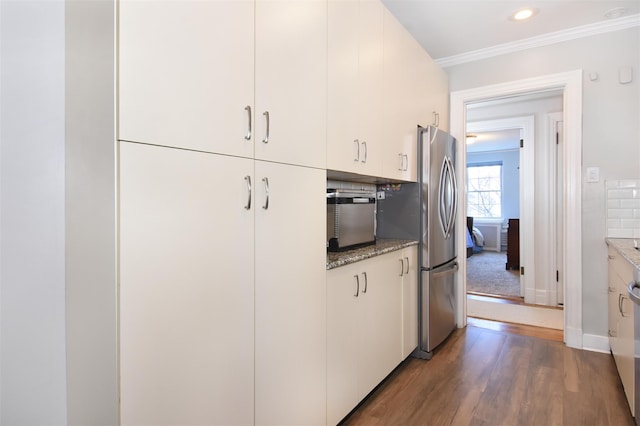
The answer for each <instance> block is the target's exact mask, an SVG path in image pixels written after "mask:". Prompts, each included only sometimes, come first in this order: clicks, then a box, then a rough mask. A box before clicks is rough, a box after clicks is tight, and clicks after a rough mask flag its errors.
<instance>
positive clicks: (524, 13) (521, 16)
mask: <svg viewBox="0 0 640 426" xmlns="http://www.w3.org/2000/svg"><path fill="white" fill-rule="evenodd" d="M537 13H538V9H534V8H532V7H528V8H526V9H520V10H518V11H516V12H514V13H513V14H512V15H511V17H510V19H511V20H513V21H526V20H527V19H529V18H531V17H533V16H535V15H536V14H537Z"/></svg>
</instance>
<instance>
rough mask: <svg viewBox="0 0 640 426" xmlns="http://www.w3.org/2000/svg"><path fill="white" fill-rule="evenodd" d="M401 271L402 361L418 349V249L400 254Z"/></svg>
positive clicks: (411, 248)
mask: <svg viewBox="0 0 640 426" xmlns="http://www.w3.org/2000/svg"><path fill="white" fill-rule="evenodd" d="M399 261H400V264H401V267H402V271H401V272H400V276H401V278H402V359H405V358H406V357H408V356H409V355H411V352H413V350H414V349H415V348H416V347H418V247H417V246H413V247H408V248H406V249H404V250H402V251H401V252H400V259H399Z"/></svg>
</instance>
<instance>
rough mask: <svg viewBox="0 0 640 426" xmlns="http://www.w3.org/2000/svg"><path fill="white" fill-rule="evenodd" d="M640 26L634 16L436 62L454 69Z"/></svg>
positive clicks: (637, 18)
mask: <svg viewBox="0 0 640 426" xmlns="http://www.w3.org/2000/svg"><path fill="white" fill-rule="evenodd" d="M638 26H640V14H634V15H629V16H625V17H622V18H617V19H610V20H607V21H602V22H597V23H595V24H588V25H581V26H579V27H574V28H569V29H567V30H562V31H556V32H552V33H548V34H543V35H540V36H536V37H530V38H525V39H522V40H516V41H512V42H509V43H504V44H498V45H496V46H491V47H488V48H485V49H478V50H472V51H471V52H466V53H461V54H459V55H452V56H447V57H444V58H440V59H436V60H435V62H436V63H437V64H438V65H440V66H441V67H442V68H448V67H452V66H454V65H460V64H464V63H467V62H474V61H479V60H482V59H487V58H492V57H494V56H500V55H505V54H507V53H513V52H519V51H521V50H525V49H532V48H534V47H542V46H548V45H550V44H555V43H561V42H563V41H569V40H575V39H578V38H582V37H588V36H592V35H597V34H603V33H608V32H612V31H618V30H624V29H627V28H632V27H638Z"/></svg>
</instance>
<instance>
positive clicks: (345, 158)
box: [327, 0, 384, 176]
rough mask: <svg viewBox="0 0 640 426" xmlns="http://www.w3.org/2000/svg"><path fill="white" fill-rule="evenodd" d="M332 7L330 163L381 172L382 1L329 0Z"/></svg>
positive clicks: (339, 167) (333, 166)
mask: <svg viewBox="0 0 640 426" xmlns="http://www.w3.org/2000/svg"><path fill="white" fill-rule="evenodd" d="M328 10H329V13H328V28H329V30H328V46H329V47H328V106H329V109H328V122H327V126H328V130H327V135H328V143H327V167H328V168H329V169H333V170H339V171H348V172H353V173H359V174H365V175H371V176H378V175H380V173H381V161H382V155H383V153H382V150H383V139H382V128H383V116H382V103H383V99H382V95H383V92H382V72H383V68H382V60H383V45H382V42H383V23H382V15H383V10H384V6H383V5H382V3H381V2H380V1H379V0H359V1H330V2H329V5H328Z"/></svg>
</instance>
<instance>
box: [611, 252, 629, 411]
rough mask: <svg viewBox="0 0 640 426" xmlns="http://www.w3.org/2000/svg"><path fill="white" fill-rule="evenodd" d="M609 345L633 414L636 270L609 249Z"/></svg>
mask: <svg viewBox="0 0 640 426" xmlns="http://www.w3.org/2000/svg"><path fill="white" fill-rule="evenodd" d="M608 266H609V275H608V276H609V285H608V287H609V342H610V345H611V352H612V353H613V357H614V359H615V361H616V367H617V368H618V374H619V375H620V379H621V380H622V386H623V388H624V392H625V395H626V397H627V401H628V402H629V407H630V408H631V413H632V414H633V409H634V393H635V392H636V390H635V389H634V387H635V386H634V374H635V369H634V326H633V302H632V301H631V300H630V299H629V297H628V294H627V286H628V284H629V282H630V281H632V280H633V266H632V265H631V263H629V262H628V261H627V260H625V259H624V258H623V257H622V256H621V255H620V254H619V253H618V252H617V251H616V250H615V249H614V248H612V247H609V263H608Z"/></svg>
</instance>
